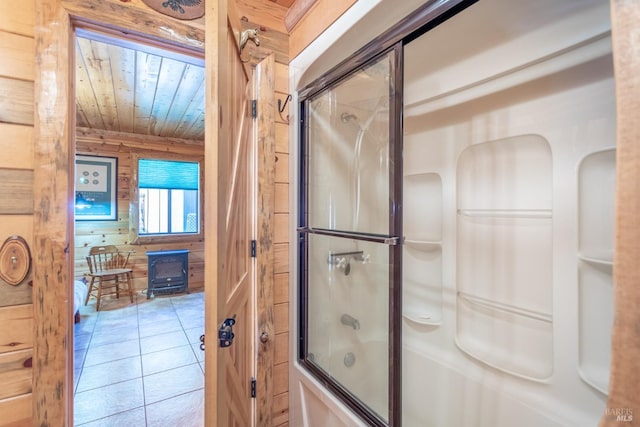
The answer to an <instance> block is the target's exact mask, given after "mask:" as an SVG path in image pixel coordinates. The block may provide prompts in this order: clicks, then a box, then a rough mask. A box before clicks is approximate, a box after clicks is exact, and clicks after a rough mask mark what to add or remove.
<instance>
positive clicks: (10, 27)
mask: <svg viewBox="0 0 640 427" xmlns="http://www.w3.org/2000/svg"><path fill="white" fill-rule="evenodd" d="M35 3H36V0H21V1H20V3H16V2H12V1H7V0H4V1H0V31H6V32H7V33H13V34H20V35H23V36H30V37H33V35H34V31H33V28H34V25H35V21H34V19H33V18H34V16H35V12H34V11H35Z"/></svg>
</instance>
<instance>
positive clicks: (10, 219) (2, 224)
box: [0, 215, 33, 245]
mask: <svg viewBox="0 0 640 427" xmlns="http://www.w3.org/2000/svg"><path fill="white" fill-rule="evenodd" d="M13 235H18V236H21V237H22V238H24V239H25V240H26V241H27V243H28V244H29V245H31V244H32V242H33V216H32V215H0V241H2V242H4V240H5V239H6V238H7V237H9V236H13Z"/></svg>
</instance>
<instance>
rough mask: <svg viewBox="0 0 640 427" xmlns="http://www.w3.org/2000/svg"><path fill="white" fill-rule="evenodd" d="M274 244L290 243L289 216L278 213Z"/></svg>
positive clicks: (275, 217)
mask: <svg viewBox="0 0 640 427" xmlns="http://www.w3.org/2000/svg"><path fill="white" fill-rule="evenodd" d="M273 217H274V220H275V226H274V236H273V241H274V243H289V214H284V213H277V214H275V215H274V216H273Z"/></svg>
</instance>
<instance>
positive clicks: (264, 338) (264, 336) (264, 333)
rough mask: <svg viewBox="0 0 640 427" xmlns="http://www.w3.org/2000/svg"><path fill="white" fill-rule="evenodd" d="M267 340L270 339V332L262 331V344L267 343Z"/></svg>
mask: <svg viewBox="0 0 640 427" xmlns="http://www.w3.org/2000/svg"><path fill="white" fill-rule="evenodd" d="M267 341H269V334H268V333H266V332H263V333H261V334H260V342H261V343H262V344H266V343H267Z"/></svg>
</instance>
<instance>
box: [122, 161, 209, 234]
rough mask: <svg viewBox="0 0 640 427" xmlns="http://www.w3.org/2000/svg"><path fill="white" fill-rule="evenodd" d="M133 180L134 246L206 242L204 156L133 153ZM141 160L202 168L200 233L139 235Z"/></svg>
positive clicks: (131, 227) (131, 223)
mask: <svg viewBox="0 0 640 427" xmlns="http://www.w3.org/2000/svg"><path fill="white" fill-rule="evenodd" d="M130 159H131V164H130V166H129V167H130V171H131V179H130V181H129V241H130V244H132V245H145V244H153V243H181V242H196V241H203V240H204V155H202V156H194V155H189V154H176V153H164V152H162V151H149V150H147V151H131V158H130ZM140 159H151V160H156V159H157V160H170V161H176V162H194V163H195V162H197V163H198V164H199V165H200V167H199V171H200V176H199V177H198V186H199V194H198V199H199V200H198V203H199V205H200V206H199V207H200V212H199V214H198V222H199V227H198V230H199V231H198V232H197V233H185V234H144V235H139V234H138V224H139V223H140V193H139V188H138V161H139V160H140Z"/></svg>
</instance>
